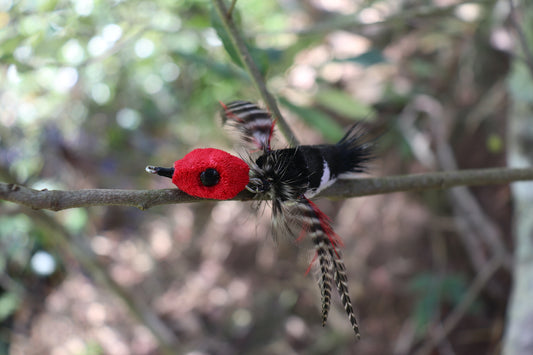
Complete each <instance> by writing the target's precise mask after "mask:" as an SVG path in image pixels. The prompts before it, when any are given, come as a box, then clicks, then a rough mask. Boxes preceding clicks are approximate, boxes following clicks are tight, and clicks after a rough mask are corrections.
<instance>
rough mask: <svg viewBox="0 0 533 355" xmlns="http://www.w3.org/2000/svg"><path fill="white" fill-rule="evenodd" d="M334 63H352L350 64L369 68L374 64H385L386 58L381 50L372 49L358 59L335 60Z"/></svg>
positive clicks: (357, 57)
mask: <svg viewBox="0 0 533 355" xmlns="http://www.w3.org/2000/svg"><path fill="white" fill-rule="evenodd" d="M334 62H340V63H345V62H350V63H357V64H361V65H363V66H365V67H369V66H371V65H374V64H379V63H383V62H385V57H384V56H383V53H382V52H381V51H380V50H379V49H371V50H369V51H368V52H365V53H363V54H360V55H358V56H356V57H349V58H344V59H335V60H334Z"/></svg>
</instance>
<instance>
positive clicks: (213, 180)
mask: <svg viewBox="0 0 533 355" xmlns="http://www.w3.org/2000/svg"><path fill="white" fill-rule="evenodd" d="M219 180H220V175H219V173H218V171H216V170H215V169H213V168H207V169H205V170H204V171H202V173H201V174H200V181H201V182H202V185H204V186H207V187H210V186H215V185H216V184H218V182H219Z"/></svg>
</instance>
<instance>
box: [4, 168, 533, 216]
mask: <svg viewBox="0 0 533 355" xmlns="http://www.w3.org/2000/svg"><path fill="white" fill-rule="evenodd" d="M524 180H533V168H529V169H507V168H491V169H477V170H460V171H447V172H435V173H428V174H416V175H403V176H390V177H382V178H362V179H353V180H339V181H337V183H335V184H334V185H333V186H331V187H330V188H328V189H327V190H325V191H323V192H322V193H321V194H320V195H319V196H320V197H327V198H333V199H342V198H347V197H360V196H368V195H377V194H383V193H391V192H401V191H421V190H429V189H447V188H450V187H454V186H464V185H496V184H507V183H511V182H513V181H524ZM253 199H254V195H253V194H252V193H250V192H248V191H246V190H245V191H242V192H241V193H239V194H238V195H237V196H236V197H235V198H233V200H236V201H248V200H253ZM0 200H5V201H10V202H14V203H17V204H20V205H24V206H27V207H30V208H33V209H48V210H52V211H60V210H64V209H68V208H76V207H90V206H111V205H115V206H132V207H137V208H139V209H141V210H144V209H147V208H150V207H153V206H159V205H167V204H174V203H186V202H199V201H205V199H201V198H198V197H193V196H189V195H187V194H186V193H184V192H182V191H180V190H178V189H159V190H113V189H90V190H75V191H62V190H41V191H38V190H34V189H30V188H27V187H24V186H21V185H16V184H7V183H1V182H0Z"/></svg>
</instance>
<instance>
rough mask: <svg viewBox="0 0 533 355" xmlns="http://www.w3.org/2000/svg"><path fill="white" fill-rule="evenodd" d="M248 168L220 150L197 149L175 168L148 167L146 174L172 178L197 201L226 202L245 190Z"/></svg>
mask: <svg viewBox="0 0 533 355" xmlns="http://www.w3.org/2000/svg"><path fill="white" fill-rule="evenodd" d="M249 170H250V168H249V166H248V164H246V163H245V162H244V161H243V160H242V159H240V158H237V157H235V156H233V155H231V154H228V153H226V152H224V151H222V150H220V149H214V148H206V149H195V150H193V151H192V152H190V153H188V154H187V155H185V156H184V157H183V158H182V159H180V160H177V161H176V162H174V167H173V168H161V167H155V166H147V167H146V171H147V172H149V173H151V174H157V175H161V176H166V177H169V178H172V182H173V183H174V185H176V186H177V187H178V188H179V189H180V190H182V191H183V192H185V193H187V194H189V195H191V196H196V197H201V198H210V199H215V200H227V199H230V198H233V197H235V196H236V195H237V194H238V193H239V192H241V191H242V190H244V188H245V187H246V185H247V184H248V181H249V179H250V178H249Z"/></svg>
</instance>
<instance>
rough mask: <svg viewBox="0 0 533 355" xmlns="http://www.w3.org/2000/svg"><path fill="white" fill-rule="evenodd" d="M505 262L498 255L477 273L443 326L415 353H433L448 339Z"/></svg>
mask: <svg viewBox="0 0 533 355" xmlns="http://www.w3.org/2000/svg"><path fill="white" fill-rule="evenodd" d="M503 262H504V260H503V259H502V258H501V257H500V256H496V257H494V258H493V259H492V260H490V261H489V262H488V263H487V264H486V265H485V266H484V267H483V269H482V270H481V271H480V272H479V273H478V274H477V276H476V278H475V279H474V280H473V281H472V283H471V285H470V287H469V288H468V290H467V291H466V293H465V295H464V296H463V298H462V300H461V302H460V303H459V304H458V305H457V307H455V309H454V310H453V312H452V313H451V314H450V315H449V316H448V317H447V318H446V320H445V321H444V322H443V324H442V326H441V327H438V328H437V329H436V330H435V331H434V332H433V336H432V337H431V338H430V339H429V340H428V341H427V342H426V343H424V344H423V345H422V347H421V348H420V349H419V350H418V351H417V352H416V353H415V354H416V355H428V354H431V353H432V350H433V348H435V347H436V346H437V345H438V344H439V343H440V342H442V341H443V340H444V339H446V337H447V336H448V334H450V332H451V331H452V330H453V329H455V327H456V326H457V324H458V323H459V321H460V320H461V319H462V318H463V317H464V315H465V314H466V312H467V311H468V309H469V308H470V306H471V305H472V303H473V302H474V301H475V300H476V299H477V297H478V295H479V293H480V292H481V291H482V290H483V288H484V287H485V285H486V284H487V282H488V281H489V280H490V278H491V277H492V275H494V273H495V272H496V271H498V269H500V267H501V266H502V263H503Z"/></svg>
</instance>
